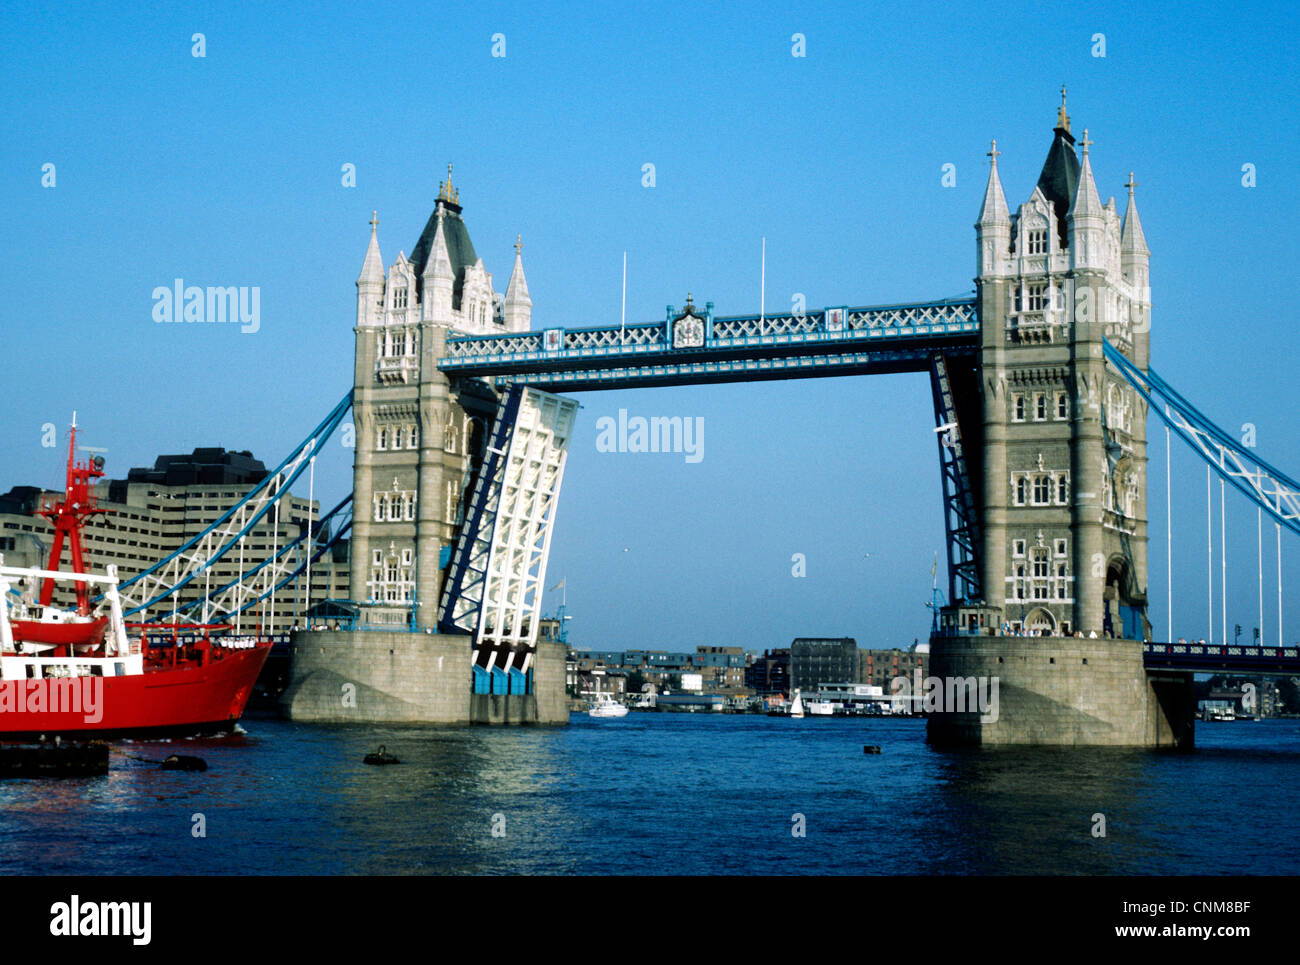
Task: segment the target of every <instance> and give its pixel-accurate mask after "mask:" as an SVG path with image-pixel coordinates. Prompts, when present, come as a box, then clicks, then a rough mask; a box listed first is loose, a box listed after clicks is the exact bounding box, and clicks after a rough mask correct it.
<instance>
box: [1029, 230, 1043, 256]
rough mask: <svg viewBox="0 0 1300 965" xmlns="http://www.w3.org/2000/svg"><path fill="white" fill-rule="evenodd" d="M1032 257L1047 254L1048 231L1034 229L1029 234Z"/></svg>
mask: <svg viewBox="0 0 1300 965" xmlns="http://www.w3.org/2000/svg"><path fill="white" fill-rule="evenodd" d="M1027 253H1028V254H1031V255H1045V254H1047V229H1046V228H1034V229H1033V230H1031V231H1030V232H1029V250H1028V252H1027Z"/></svg>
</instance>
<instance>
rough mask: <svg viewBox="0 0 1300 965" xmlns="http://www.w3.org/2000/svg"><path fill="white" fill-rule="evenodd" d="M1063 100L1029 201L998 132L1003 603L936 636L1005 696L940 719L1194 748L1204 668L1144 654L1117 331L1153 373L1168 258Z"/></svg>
mask: <svg viewBox="0 0 1300 965" xmlns="http://www.w3.org/2000/svg"><path fill="white" fill-rule="evenodd" d="M1061 93H1062V97H1061V107H1060V110H1059V111H1058V113H1057V120H1056V126H1055V129H1054V130H1053V137H1052V145H1051V148H1050V149H1049V151H1048V154H1047V160H1046V162H1045V163H1044V164H1043V169H1042V173H1041V174H1040V175H1039V178H1038V183H1037V184H1036V185H1035V187H1034V190H1033V192H1032V193H1031V194H1030V197H1029V200H1028V201H1026V202H1025V203H1024V204H1022V205H1020V207H1019V208H1018V209H1017V211H1016V212H1015V213H1014V214H1012V213H1011V211H1010V210H1009V209H1008V207H1007V202H1006V198H1005V196H1004V194H1003V191H1002V183H1001V181H1000V179H999V177H998V163H997V162H998V150H997V142H996V141H995V142H994V144H993V148H992V150H990V151H989V154H990V155H991V158H992V164H991V169H990V171H989V180H988V186H987V188H986V190H985V194H984V203H983V206H982V207H981V209H980V214H979V220H978V221H977V223H976V225H975V232H976V239H977V255H976V260H977V277H976V279H975V284H976V299H977V304H978V308H979V317H980V342H981V344H980V352H979V355H980V379H981V383H982V385H981V391H982V400H981V403H980V405H981V408H982V410H983V420H982V421H983V430H984V436H983V447H982V461H981V462H980V463H979V464H978V465H979V469H978V472H979V476H978V478H977V480H976V481H974V482H973V483H972V489H975V490H976V493H977V500H978V503H977V504H978V505H979V506H980V510H981V512H980V522H981V527H980V532H981V538H982V546H981V549H982V552H981V554H980V556H979V559H980V564H981V567H982V572H981V583H982V585H983V592H984V595H985V600H984V602H983V603H982V604H979V603H973V602H970V601H966V602H964V603H958V604H957V605H955V606H950V607H947V608H945V610H944V611H943V613H942V614H941V620H940V629H939V631H938V632H936V633H935V634H934V635H933V637H932V641H931V662H930V669H931V673H932V674H934V675H935V676H936V678H938V679H941V680H944V681H947V682H948V683H949V685H951V687H958V686H959V687H960V688H966V689H969V688H970V687H971V686H972V685H974V684H975V683H976V681H983V682H984V686H985V687H986V688H987V687H991V686H992V684H993V683H994V682H996V683H997V685H998V691H997V693H998V697H997V698H996V699H995V702H994V705H993V706H992V707H990V708H988V709H987V711H981V712H972V711H971V710H970V703H969V702H968V701H966V702H958V706H956V707H953V706H948V707H946V708H945V711H946V712H943V713H937V714H933V715H931V717H930V719H929V722H928V726H927V732H928V735H929V739H930V740H931V741H933V742H934V743H937V744H1051V745H1113V746H1130V747H1131V746H1139V747H1189V746H1191V744H1192V742H1193V736H1194V730H1193V711H1194V698H1193V689H1192V678H1191V674H1187V673H1172V672H1163V671H1156V670H1150V671H1149V670H1147V669H1146V667H1145V665H1144V662H1143V650H1142V641H1143V640H1145V639H1149V637H1150V632H1151V627H1150V624H1149V622H1148V621H1147V618H1146V603H1147V495H1146V490H1147V480H1146V469H1147V451H1146V416H1147V412H1146V408H1145V403H1144V401H1143V400H1142V399H1141V398H1140V397H1139V396H1138V395H1137V393H1136V392H1134V390H1133V389H1131V388H1130V386H1129V383H1128V382H1127V380H1126V379H1125V378H1124V377H1123V376H1122V375H1121V374H1120V372H1119V371H1118V370H1117V369H1116V368H1115V367H1114V366H1113V365H1111V364H1110V363H1108V362H1107V361H1106V358H1105V354H1104V347H1105V345H1106V343H1107V342H1109V343H1110V344H1111V345H1112V346H1113V347H1114V348H1116V349H1117V350H1118V351H1120V352H1121V353H1122V354H1123V355H1124V356H1125V357H1126V358H1128V359H1130V360H1131V361H1132V362H1133V363H1134V365H1136V366H1137V367H1138V368H1139V369H1141V370H1143V371H1145V370H1146V368H1147V366H1148V363H1149V358H1150V332H1151V326H1150V318H1151V299H1150V289H1149V280H1148V278H1149V276H1148V267H1149V258H1150V252H1149V251H1148V249H1147V245H1146V239H1145V238H1144V236H1143V233H1142V224H1141V221H1140V220H1139V219H1138V213H1137V204H1136V202H1135V200H1134V195H1133V189H1134V186H1135V183H1136V182H1135V181H1134V180H1133V178H1132V176H1131V175H1130V177H1129V182H1128V185H1127V187H1128V192H1129V195H1128V208H1127V210H1126V212H1125V214H1124V217H1123V219H1122V220H1121V218H1120V216H1119V213H1118V211H1117V210H1116V207H1115V201H1114V198H1111V199H1110V200H1109V201H1107V202H1106V204H1102V203H1101V198H1100V195H1099V194H1098V193H1097V185H1096V181H1095V179H1094V177H1093V171H1092V160H1091V156H1090V151H1089V149H1090V147H1091V145H1092V142H1091V140H1089V138H1088V133H1087V131H1084V132H1083V138H1082V139H1081V140H1080V141H1079V147H1080V148H1082V153H1081V154H1076V147H1075V140H1074V136H1073V134H1072V133H1071V131H1070V117H1069V115H1068V114H1067V113H1066V109H1065V92H1064V90H1062V92H1061ZM1025 631H1028V632H1029V635H1026V634H1025ZM1080 635H1081V636H1082V637H1083V638H1084V639H1079V636H1080ZM986 692H987V691H986ZM954 693H955V690H954ZM963 707H964V708H965V709H963Z"/></svg>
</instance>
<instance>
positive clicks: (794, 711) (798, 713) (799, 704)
mask: <svg viewBox="0 0 1300 965" xmlns="http://www.w3.org/2000/svg"><path fill="white" fill-rule="evenodd" d="M790 716H791V717H796V718H799V719H800V720H802V719H803V700H802V698H800V696H799V691H798V690H796V691H795V692H794V700H792V701H791V702H790Z"/></svg>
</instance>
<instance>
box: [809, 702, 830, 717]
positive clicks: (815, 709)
mask: <svg viewBox="0 0 1300 965" xmlns="http://www.w3.org/2000/svg"><path fill="white" fill-rule="evenodd" d="M808 716H809V717H834V716H835V705H834V704H833V703H831V702H830V701H829V700H810V701H808Z"/></svg>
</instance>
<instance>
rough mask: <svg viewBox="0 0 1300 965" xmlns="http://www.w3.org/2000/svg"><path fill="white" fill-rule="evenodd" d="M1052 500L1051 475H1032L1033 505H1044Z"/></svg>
mask: <svg viewBox="0 0 1300 965" xmlns="http://www.w3.org/2000/svg"><path fill="white" fill-rule="evenodd" d="M1051 501H1052V477H1051V476H1046V475H1043V476H1035V477H1034V505H1035V506H1046V505H1047V504H1048V503H1050V502H1051Z"/></svg>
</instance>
